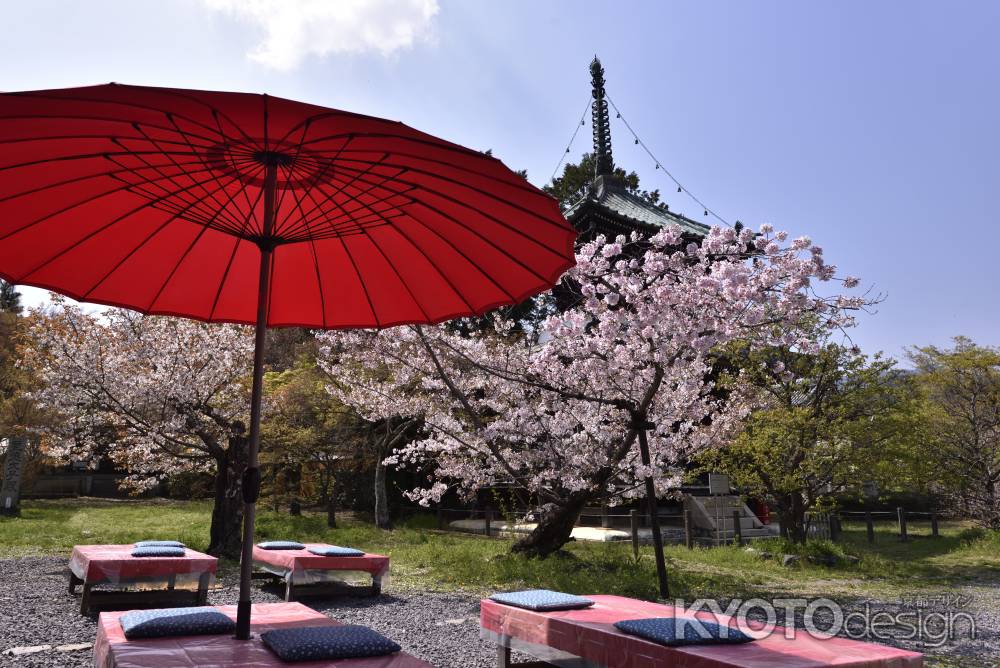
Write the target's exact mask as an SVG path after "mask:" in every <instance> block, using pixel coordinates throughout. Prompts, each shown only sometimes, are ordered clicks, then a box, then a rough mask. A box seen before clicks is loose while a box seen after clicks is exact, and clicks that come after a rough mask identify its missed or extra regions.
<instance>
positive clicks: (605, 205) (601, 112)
mask: <svg viewBox="0 0 1000 668" xmlns="http://www.w3.org/2000/svg"><path fill="white" fill-rule="evenodd" d="M590 76H591V84H592V86H593V98H594V101H593V104H592V105H591V111H592V119H593V128H594V160H595V163H596V166H595V174H594V180H593V181H591V183H590V187H589V188H588V190H587V194H586V195H585V196H584V197H583V198H582V199H580V200H579V201H577V202H575V203H574V204H573V205H571V206H570V207H569V208H568V209H567V210H566V211H564V212H563V213H564V215H565V216H566V219H567V220H569V222H570V223H572V224H573V226H574V227H575V228H576V229H577V230H578V231H579V233H580V241H581V242H585V241H588V240H590V239H593V238H594V237H595V236H597V235H599V234H603V235H604V236H605V237H607V238H609V239H614V238H615V237H617V236H618V235H619V234H624V235H626V236H628V235H630V234H631V233H632V232H636V231H637V232H639V233H640V234H642V235H644V236H649V235H652V234H655V233H656V232H657V231H658V230H660V229H661V228H663V227H666V226H668V225H677V226H679V227H680V228H681V232H682V235H683V239H684V240H685V241H695V242H697V241H700V240H701V239H703V238H704V237H705V236H706V235H707V234H708V231H709V227H708V225H704V224H702V223H699V222H697V221H694V220H691V219H690V218H688V217H687V216H683V215H681V214H678V213H674V212H672V211H670V210H669V208H668V207H667V206H666V205H664V204H659V205H658V204H653V203H651V202H648V201H646V200H644V199H643V198H642V197H640V196H639V195H637V194H635V193H632V192H629V190H628V188H627V187H626V186H625V184H624V183H623V182H622V181H621V179H619V178H618V177H616V176H615V163H614V158H613V157H612V152H611V124H610V117H609V113H608V101H607V99H606V97H605V93H604V67H602V66H601V61H600V60H598V58H597V56H594V60H593V62H591V63H590Z"/></svg>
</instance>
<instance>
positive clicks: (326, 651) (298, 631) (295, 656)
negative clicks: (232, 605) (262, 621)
mask: <svg viewBox="0 0 1000 668" xmlns="http://www.w3.org/2000/svg"><path fill="white" fill-rule="evenodd" d="M260 639H261V640H263V641H264V644H265V645H267V647H268V649H270V650H271V651H272V652H274V653H275V654H277V655H278V657H279V658H280V659H281V660H282V661H322V660H325V659H353V658H357V657H364V656H384V655H386V654H392V653H393V652H398V651H399V650H400V649H402V648H401V647H400V646H399V645H397V644H396V643H394V642H393V641H391V640H389V639H388V638H386V637H385V636H383V635H382V634H381V633H379V632H378V631H373V630H372V629H370V628H368V627H367V626H355V625H346V626H302V627H299V628H294V629H276V630H274V631H265V632H264V633H261V634H260Z"/></svg>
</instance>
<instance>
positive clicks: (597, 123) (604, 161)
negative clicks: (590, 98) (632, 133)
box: [590, 56, 615, 176]
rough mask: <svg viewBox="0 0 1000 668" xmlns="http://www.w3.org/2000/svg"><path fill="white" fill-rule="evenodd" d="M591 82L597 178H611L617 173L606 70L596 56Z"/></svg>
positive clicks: (592, 64)
mask: <svg viewBox="0 0 1000 668" xmlns="http://www.w3.org/2000/svg"><path fill="white" fill-rule="evenodd" d="M590 80H591V84H592V85H593V88H594V93H593V94H594V104H593V105H592V107H591V111H592V119H593V126H594V159H595V160H596V161H597V166H596V169H597V176H611V175H612V174H613V173H614V171H615V161H614V159H613V158H612V157H611V122H610V117H609V115H608V102H607V100H605V99H604V68H603V67H602V66H601V61H600V60H598V58H597V56H594V60H593V61H592V62H591V63H590Z"/></svg>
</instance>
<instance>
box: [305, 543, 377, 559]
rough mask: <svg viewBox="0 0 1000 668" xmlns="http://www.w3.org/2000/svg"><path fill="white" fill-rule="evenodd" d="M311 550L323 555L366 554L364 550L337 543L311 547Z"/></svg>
mask: <svg viewBox="0 0 1000 668" xmlns="http://www.w3.org/2000/svg"><path fill="white" fill-rule="evenodd" d="M309 551H310V552H312V553H313V554H318V555H319V556H321V557H363V556H364V555H365V553H364V552H363V551H362V550H355V549H354V548H353V547H339V546H337V545H326V546H324V547H310V548H309Z"/></svg>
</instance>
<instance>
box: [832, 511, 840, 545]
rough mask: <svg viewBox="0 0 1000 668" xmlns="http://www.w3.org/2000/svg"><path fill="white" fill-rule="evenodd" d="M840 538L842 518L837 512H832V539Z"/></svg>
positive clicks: (834, 540) (835, 540)
mask: <svg viewBox="0 0 1000 668" xmlns="http://www.w3.org/2000/svg"><path fill="white" fill-rule="evenodd" d="M839 539H840V518H839V517H837V514H836V513H830V540H832V541H833V542H837V540H839Z"/></svg>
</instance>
